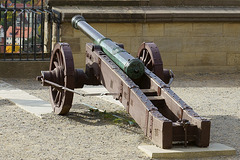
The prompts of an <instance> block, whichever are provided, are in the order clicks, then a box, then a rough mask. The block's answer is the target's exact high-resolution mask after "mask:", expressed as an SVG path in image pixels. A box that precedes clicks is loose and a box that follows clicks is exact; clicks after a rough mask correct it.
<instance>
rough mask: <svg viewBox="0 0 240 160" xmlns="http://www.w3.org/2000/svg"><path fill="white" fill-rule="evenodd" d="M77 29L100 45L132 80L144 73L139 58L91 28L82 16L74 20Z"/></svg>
mask: <svg viewBox="0 0 240 160" xmlns="http://www.w3.org/2000/svg"><path fill="white" fill-rule="evenodd" d="M72 25H73V27H74V28H75V29H79V30H81V31H83V33H85V34H86V35H87V36H88V37H89V38H90V39H92V40H93V41H94V43H95V44H97V45H100V46H101V47H102V50H103V51H104V52H105V53H106V54H107V55H108V56H109V58H111V60H113V61H114V62H115V63H116V64H117V65H118V66H119V67H120V68H121V69H122V70H123V71H124V72H125V73H126V74H127V75H128V76H129V77H130V78H132V79H138V78H140V77H141V76H142V75H143V73H144V64H143V63H142V61H140V60H139V59H137V58H134V57H133V56H131V55H130V54H129V53H128V52H127V51H125V50H124V49H123V48H121V47H119V46H118V45H117V44H116V43H114V42H113V41H112V40H111V39H109V38H106V37H104V36H103V35H102V34H101V33H99V32H98V31H96V30H95V29H94V28H93V27H91V26H90V25H89V24H88V23H87V22H86V21H85V19H84V18H83V17H82V16H81V15H76V16H74V17H73V18H72Z"/></svg>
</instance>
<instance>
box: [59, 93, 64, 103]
mask: <svg viewBox="0 0 240 160" xmlns="http://www.w3.org/2000/svg"><path fill="white" fill-rule="evenodd" d="M62 95H63V93H62V92H60V95H59V99H58V104H59V106H61V102H62Z"/></svg>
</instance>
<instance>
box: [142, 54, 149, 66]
mask: <svg viewBox="0 0 240 160" xmlns="http://www.w3.org/2000/svg"><path fill="white" fill-rule="evenodd" d="M148 58H149V52H146V57H145V58H144V60H143V63H144V64H146V61H147V59H148Z"/></svg>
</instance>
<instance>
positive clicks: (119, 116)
mask: <svg viewBox="0 0 240 160" xmlns="http://www.w3.org/2000/svg"><path fill="white" fill-rule="evenodd" d="M89 111H90V112H92V113H95V114H98V115H99V116H100V117H101V118H103V119H104V120H107V121H108V122H111V123H114V124H117V125H131V126H136V125H137V124H136V122H135V121H134V120H133V119H132V118H131V117H129V115H128V114H127V113H126V112H123V111H118V112H107V111H104V112H100V111H99V110H98V109H92V108H91V109H89Z"/></svg>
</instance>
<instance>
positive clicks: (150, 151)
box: [138, 143, 236, 159]
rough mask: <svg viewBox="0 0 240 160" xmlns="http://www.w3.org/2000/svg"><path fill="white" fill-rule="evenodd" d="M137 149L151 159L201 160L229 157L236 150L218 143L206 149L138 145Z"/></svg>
mask: <svg viewBox="0 0 240 160" xmlns="http://www.w3.org/2000/svg"><path fill="white" fill-rule="evenodd" d="M138 148H139V149H140V150H141V151H143V152H144V153H146V154H147V155H148V156H149V157H151V158H167V159H172V158H177V159H180V158H202V157H215V156H231V155H235V154H236V150H235V149H234V148H232V147H228V146H226V145H224V144H220V143H212V144H210V145H209V147H207V148H200V147H196V146H188V147H186V148H185V147H184V146H174V147H173V148H172V149H161V148H159V147H157V146H155V145H140V146H138Z"/></svg>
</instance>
